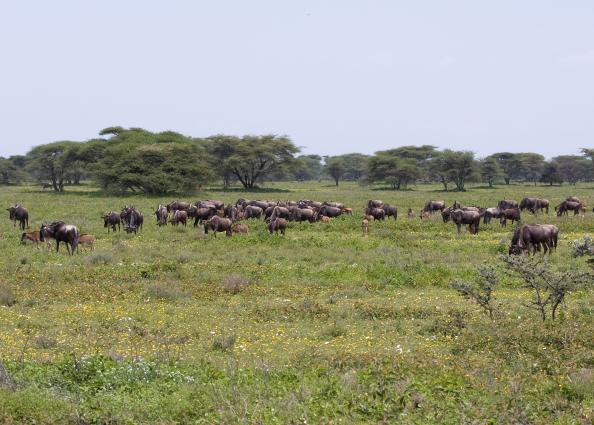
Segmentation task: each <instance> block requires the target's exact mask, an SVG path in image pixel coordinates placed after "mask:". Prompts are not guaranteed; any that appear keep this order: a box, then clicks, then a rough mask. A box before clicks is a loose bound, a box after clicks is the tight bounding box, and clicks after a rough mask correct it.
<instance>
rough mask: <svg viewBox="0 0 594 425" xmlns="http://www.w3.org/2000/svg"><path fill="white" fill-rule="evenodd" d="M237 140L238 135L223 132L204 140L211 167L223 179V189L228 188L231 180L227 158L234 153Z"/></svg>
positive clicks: (231, 169) (231, 171) (231, 175)
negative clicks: (228, 134)
mask: <svg viewBox="0 0 594 425" xmlns="http://www.w3.org/2000/svg"><path fill="white" fill-rule="evenodd" d="M238 142H239V138H238V137H236V136H227V135H224V134H218V135H216V136H211V137H208V138H207V139H206V140H205V143H206V148H207V150H208V152H209V154H210V155H211V162H212V165H213V168H214V169H215V171H216V173H217V174H218V175H219V177H221V179H222V180H223V188H224V189H228V188H229V187H230V186H231V181H232V180H233V167H231V165H230V164H229V158H231V157H232V155H233V154H234V153H235V148H236V146H237V144H238Z"/></svg>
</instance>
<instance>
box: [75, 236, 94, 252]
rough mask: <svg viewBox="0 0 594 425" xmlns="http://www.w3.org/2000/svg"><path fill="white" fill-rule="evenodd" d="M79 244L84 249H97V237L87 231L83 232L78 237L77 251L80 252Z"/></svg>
mask: <svg viewBox="0 0 594 425" xmlns="http://www.w3.org/2000/svg"><path fill="white" fill-rule="evenodd" d="M79 246H80V247H81V248H83V249H90V250H91V251H93V250H94V249H95V237H94V236H93V235H88V234H86V233H83V234H81V235H80V236H79V237H78V246H77V247H76V252H78V247H79Z"/></svg>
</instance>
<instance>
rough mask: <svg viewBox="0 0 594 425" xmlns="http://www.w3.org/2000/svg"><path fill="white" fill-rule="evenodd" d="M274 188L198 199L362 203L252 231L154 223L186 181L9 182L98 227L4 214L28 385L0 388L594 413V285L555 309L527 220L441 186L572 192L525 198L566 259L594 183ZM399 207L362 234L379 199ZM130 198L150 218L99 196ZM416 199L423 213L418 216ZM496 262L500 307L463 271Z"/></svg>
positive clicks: (308, 419) (47, 210)
mask: <svg viewBox="0 0 594 425" xmlns="http://www.w3.org/2000/svg"><path fill="white" fill-rule="evenodd" d="M268 187H269V191H266V190H264V191H261V192H258V193H249V194H246V193H243V192H240V191H237V192H233V191H230V192H217V191H211V192H205V193H200V194H196V195H195V196H192V197H191V198H190V197H188V199H191V200H194V199H205V198H211V199H222V200H224V201H225V202H234V201H235V200H236V199H237V198H238V197H246V198H251V199H300V198H310V199H316V200H335V201H341V202H344V203H345V204H347V206H350V207H352V208H353V209H354V211H355V214H354V215H353V216H352V217H351V216H344V217H339V218H337V219H334V220H333V221H332V223H330V224H323V223H315V224H309V223H290V225H289V228H288V230H287V234H286V236H285V237H281V236H271V235H269V234H267V233H266V231H265V227H264V224H263V222H262V221H251V222H249V225H250V228H251V232H250V234H249V235H234V236H233V237H231V238H226V237H224V235H223V234H221V235H219V236H218V237H217V238H214V237H212V235H211V234H209V235H204V234H203V231H202V229H201V228H192V227H191V226H188V227H187V228H183V227H179V228H172V227H171V226H167V227H164V228H158V227H157V226H156V224H155V218H154V215H153V211H154V209H155V207H156V206H157V204H159V203H160V202H161V203H165V202H170V201H171V200H173V199H172V198H158V197H146V196H133V195H131V196H127V197H123V196H112V195H108V194H105V193H102V192H99V191H97V190H96V189H94V188H92V187H86V186H82V187H81V188H78V189H71V188H68V189H70V190H69V191H68V192H66V193H64V194H59V195H56V194H54V193H48V192H45V193H44V192H42V191H40V190H39V188H38V187H9V188H3V189H1V190H0V205H5V208H6V207H8V206H9V205H11V204H14V203H15V202H21V203H23V204H24V205H25V206H26V207H28V208H29V211H30V215H31V219H30V223H31V230H38V229H39V225H40V224H41V222H42V221H54V220H58V219H62V220H64V221H66V222H68V223H72V224H76V225H77V226H78V227H79V229H80V230H81V232H83V233H91V234H93V235H95V236H96V238H97V243H96V248H95V250H94V251H93V252H81V253H79V254H78V255H75V256H73V257H68V256H67V255H66V252H65V251H64V252H62V249H61V250H60V252H59V253H56V252H55V251H51V252H48V251H47V250H46V249H45V248H41V249H39V250H36V249H35V247H34V246H31V245H22V244H20V242H19V236H20V232H19V231H18V229H15V228H13V226H12V223H11V222H10V221H9V220H8V213H7V212H6V216H5V217H4V219H2V220H0V252H1V253H2V255H1V257H0V276H1V277H0V304H1V307H0V359H1V360H2V362H3V364H4V366H5V367H6V369H7V371H8V373H9V374H10V376H11V377H12V379H13V380H14V382H15V383H16V389H14V390H13V389H1V390H0V422H3V423H80V424H84V423H205V424H206V423H263V424H269V423H271V424H287V423H294V424H298V423H303V424H305V423H309V424H318V423H334V424H338V423H344V424H351V423H353V424H354V423H386V424H387V423H390V424H391V423H417V424H427V423H440V424H441V423H451V424H458V423H477V424H479V423H480V424H484V423H526V424H528V423H530V424H531V423H535V424H553V423H554V424H574V423H576V424H581V423H593V421H594V304H593V301H594V294H593V292H592V291H591V290H588V289H586V290H582V291H579V292H576V293H573V294H571V295H570V296H569V297H568V298H567V300H566V303H565V305H564V306H563V310H562V314H561V315H560V317H559V318H558V319H557V320H556V321H552V320H550V319H549V320H547V321H545V322H543V321H541V320H540V318H539V317H538V315H537V313H536V312H535V311H534V310H531V309H529V308H527V307H525V306H524V305H523V304H524V303H526V302H527V301H528V300H529V298H530V296H531V294H530V293H528V292H527V291H526V290H524V289H522V288H521V286H520V281H519V279H518V278H517V277H514V276H513V275H510V274H508V273H506V272H505V266H504V264H503V262H502V260H501V259H500V258H499V256H500V255H502V254H505V253H507V248H508V245H509V241H510V238H511V232H512V227H511V226H508V227H507V229H502V228H501V227H500V226H499V224H498V223H497V220H494V221H493V223H492V224H490V225H487V226H485V225H483V224H482V223H481V231H480V233H479V234H478V235H476V236H473V235H470V234H469V233H468V231H464V232H463V233H462V234H460V235H457V234H456V232H455V226H454V225H453V224H451V223H448V224H444V223H443V222H442V220H441V218H440V217H438V216H437V215H436V216H435V217H434V218H433V219H432V220H430V221H422V220H420V219H419V218H418V211H419V209H420V208H421V207H422V205H423V204H424V202H425V201H426V200H428V199H431V198H434V199H444V200H445V201H446V202H447V204H448V205H451V204H452V203H453V201H454V200H456V201H459V202H461V203H462V204H475V205H476V204H478V205H482V206H494V205H495V204H496V203H497V201H498V200H500V199H504V198H512V199H516V200H519V199H520V198H522V197H523V196H529V195H542V196H544V197H547V198H548V199H550V200H551V203H552V205H555V204H556V203H558V202H560V201H561V200H563V199H564V198H565V197H566V196H569V195H575V196H578V197H580V198H583V199H585V200H587V201H588V204H589V205H590V208H589V212H588V213H587V216H586V218H585V219H581V218H579V217H573V216H569V217H563V218H557V217H555V215H554V211H552V212H551V213H550V214H549V215H548V216H542V215H539V216H538V217H532V216H529V215H528V214H525V215H524V222H527V223H533V222H540V223H545V222H546V223H553V224H556V225H557V226H559V228H560V241H559V248H558V249H557V252H556V253H554V254H553V255H552V256H551V257H550V260H549V261H550V263H551V266H552V267H554V268H559V269H564V268H576V269H587V266H586V265H585V261H584V259H573V258H572V257H571V255H570V247H569V244H570V242H571V241H573V240H575V239H578V238H581V237H582V236H584V235H586V234H592V233H594V215H593V213H592V211H591V205H592V204H594V191H593V190H592V189H594V187H592V185H591V184H590V185H582V186H577V187H569V186H563V187H545V186H537V187H534V186H527V185H526V186H525V185H512V186H508V187H504V186H499V187H497V188H495V189H487V188H481V187H475V188H472V187H471V188H469V190H468V192H465V193H443V192H441V191H439V190H438V189H439V188H438V187H437V186H417V187H415V190H411V191H405V192H394V191H387V190H386V191H383V190H371V189H369V188H362V187H359V186H357V185H348V184H344V185H341V186H340V187H339V188H335V187H334V186H330V185H326V184H325V183H319V184H318V183H303V184H297V183H294V184H280V183H279V184H275V185H270V186H268ZM370 198H373V199H382V200H384V201H385V202H388V203H391V204H394V205H396V206H398V207H399V214H400V215H399V218H398V220H397V221H394V220H392V219H390V220H386V221H385V222H374V223H371V225H370V235H369V237H368V238H363V237H362V235H361V227H360V223H361V219H362V208H363V206H364V204H365V202H366V200H367V199H370ZM124 204H134V205H135V206H136V207H137V208H139V209H140V210H141V211H142V212H143V213H144V215H145V225H144V228H143V230H142V231H141V232H140V233H139V234H138V235H128V234H126V233H124V232H120V233H116V234H111V233H110V234H108V233H107V232H106V229H104V228H103V222H102V220H101V218H100V215H101V213H104V212H106V211H108V210H110V209H111V210H117V211H119V210H120V208H121V207H122V206H123V205H124ZM408 207H412V208H413V209H414V210H415V211H416V212H417V215H416V217H415V218H414V219H409V218H407V217H406V210H407V208H408ZM484 264H491V265H494V266H495V267H496V268H497V270H498V272H499V275H500V278H501V281H500V284H499V287H498V288H497V289H496V290H495V293H494V295H495V297H496V301H497V303H498V305H499V306H498V310H497V311H498V314H497V316H496V318H495V320H490V319H489V318H488V317H487V316H486V315H485V314H483V312H482V311H481V310H480V309H479V308H477V306H476V305H475V304H473V303H472V302H471V301H469V300H466V299H464V298H462V297H460V296H459V295H458V294H457V293H456V291H454V290H453V289H451V286H450V285H451V283H452V282H453V281H454V280H455V279H465V280H472V279H473V278H474V276H475V274H476V270H477V267H478V266H479V265H484Z"/></svg>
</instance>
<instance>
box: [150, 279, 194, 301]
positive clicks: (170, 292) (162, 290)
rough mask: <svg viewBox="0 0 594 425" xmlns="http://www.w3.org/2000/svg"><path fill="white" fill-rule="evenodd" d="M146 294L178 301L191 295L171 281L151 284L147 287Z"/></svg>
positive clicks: (151, 296) (160, 298)
mask: <svg viewBox="0 0 594 425" xmlns="http://www.w3.org/2000/svg"><path fill="white" fill-rule="evenodd" d="M146 295H147V296H148V297H149V298H155V299H159V300H165V301H177V300H179V299H182V298H188V297H189V294H188V293H187V292H185V291H184V290H183V289H181V288H180V287H179V286H178V285H177V284H175V283H170V282H158V283H154V284H152V285H149V286H148V287H147V288H146Z"/></svg>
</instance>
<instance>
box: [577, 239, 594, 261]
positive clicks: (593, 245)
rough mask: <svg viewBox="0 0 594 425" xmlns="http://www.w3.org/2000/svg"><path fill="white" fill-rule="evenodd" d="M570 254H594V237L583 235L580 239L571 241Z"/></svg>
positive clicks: (579, 255) (578, 255)
mask: <svg viewBox="0 0 594 425" xmlns="http://www.w3.org/2000/svg"><path fill="white" fill-rule="evenodd" d="M571 255H573V256H574V257H583V256H585V255H594V239H592V237H590V236H584V238H583V239H581V240H580V239H577V240H575V241H573V242H571Z"/></svg>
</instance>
